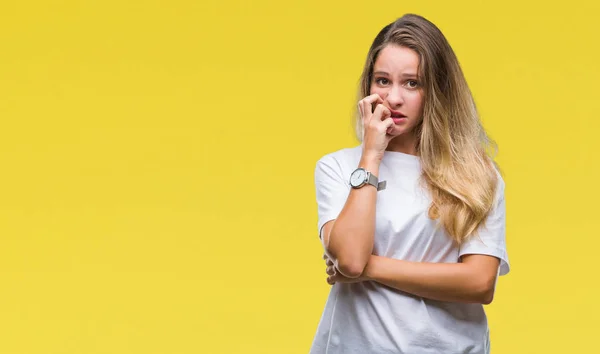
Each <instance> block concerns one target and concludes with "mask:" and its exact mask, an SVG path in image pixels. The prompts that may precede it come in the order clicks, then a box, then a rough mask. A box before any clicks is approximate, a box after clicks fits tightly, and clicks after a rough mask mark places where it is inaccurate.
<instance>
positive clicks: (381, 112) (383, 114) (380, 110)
mask: <svg viewBox="0 0 600 354" xmlns="http://www.w3.org/2000/svg"><path fill="white" fill-rule="evenodd" d="M391 116H392V112H391V111H390V110H389V109H388V108H387V107H386V106H384V105H383V104H381V103H380V104H378V105H377V107H375V111H373V118H375V123H377V122H380V121H382V120H384V119H386V118H389V117H391Z"/></svg>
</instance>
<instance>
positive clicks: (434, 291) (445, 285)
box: [327, 254, 500, 304]
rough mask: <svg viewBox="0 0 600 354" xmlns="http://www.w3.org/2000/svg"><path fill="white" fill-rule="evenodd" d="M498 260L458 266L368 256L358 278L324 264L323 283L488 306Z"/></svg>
mask: <svg viewBox="0 0 600 354" xmlns="http://www.w3.org/2000/svg"><path fill="white" fill-rule="evenodd" d="M499 262H500V261H499V259H498V258H496V257H492V256H486V255H479V254H472V255H465V256H463V257H462V263H425V262H408V261H403V260H398V259H393V258H386V257H380V256H375V255H372V256H371V257H370V259H369V262H368V264H367V266H366V268H365V271H364V273H363V274H362V275H361V276H360V277H359V278H347V277H344V276H343V275H342V274H339V273H338V274H335V273H336V272H335V270H334V268H333V262H331V261H328V263H327V264H328V265H329V268H328V269H327V274H329V277H328V278H327V282H328V283H329V284H333V283H336V282H342V283H353V282H357V281H365V280H372V281H376V282H378V283H381V284H384V285H387V286H389V287H392V288H395V289H398V290H401V291H404V292H407V293H410V294H413V295H416V296H420V297H424V298H428V299H432V300H438V301H448V302H463V303H480V304H489V303H491V302H492V300H493V297H494V287H495V285H496V277H497V275H498V266H499Z"/></svg>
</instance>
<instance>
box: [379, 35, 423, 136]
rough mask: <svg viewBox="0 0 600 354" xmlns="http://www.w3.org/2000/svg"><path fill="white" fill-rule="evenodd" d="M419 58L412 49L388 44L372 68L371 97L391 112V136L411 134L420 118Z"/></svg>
mask: <svg viewBox="0 0 600 354" xmlns="http://www.w3.org/2000/svg"><path fill="white" fill-rule="evenodd" d="M418 67H419V55H418V54H417V53H416V52H415V51H413V50H412V49H409V48H406V47H400V46H397V45H393V44H389V45H387V46H386V47H385V48H383V49H382V50H381V52H380V53H379V56H378V57H377V60H376V61H375V65H374V66H373V75H372V77H373V79H372V81H371V92H370V94H371V95H372V94H375V93H376V94H379V96H381V98H382V99H383V105H384V106H386V107H387V108H388V109H389V110H390V111H392V119H394V123H395V124H394V126H393V131H392V132H389V133H390V134H391V135H398V136H399V135H404V134H405V133H410V132H412V131H413V129H414V128H415V126H417V124H418V123H419V122H420V120H421V119H422V114H423V89H422V87H421V83H420V81H419V78H418V77H417V73H418Z"/></svg>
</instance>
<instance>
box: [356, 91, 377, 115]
mask: <svg viewBox="0 0 600 354" xmlns="http://www.w3.org/2000/svg"><path fill="white" fill-rule="evenodd" d="M374 103H383V100H382V99H381V96H379V95H378V94H376V93H375V94H372V95H370V96H367V97H365V98H363V99H362V100H360V101H358V106H359V112H360V116H361V117H362V119H363V120H364V121H369V120H370V118H371V116H372V113H371V112H372V109H373V104H374Z"/></svg>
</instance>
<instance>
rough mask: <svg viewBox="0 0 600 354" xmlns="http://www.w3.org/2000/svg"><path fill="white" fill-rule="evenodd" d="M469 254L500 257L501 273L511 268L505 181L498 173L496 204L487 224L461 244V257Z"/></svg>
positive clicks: (505, 272) (503, 273)
mask: <svg viewBox="0 0 600 354" xmlns="http://www.w3.org/2000/svg"><path fill="white" fill-rule="evenodd" d="M467 254H484V255H489V256H494V257H497V258H499V259H500V268H499V273H498V274H499V275H505V274H507V273H508V272H509V270H510V264H509V262H508V254H507V252H506V202H505V199H504V181H503V179H502V177H501V176H500V175H498V188H497V190H496V197H495V201H494V206H493V208H492V210H491V211H490V214H489V215H488V218H487V219H486V222H485V225H483V226H481V227H480V228H479V230H477V232H476V233H475V234H474V235H473V237H471V238H469V239H468V240H467V241H466V242H465V243H463V244H462V245H461V246H460V251H459V257H460V256H463V255H467Z"/></svg>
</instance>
